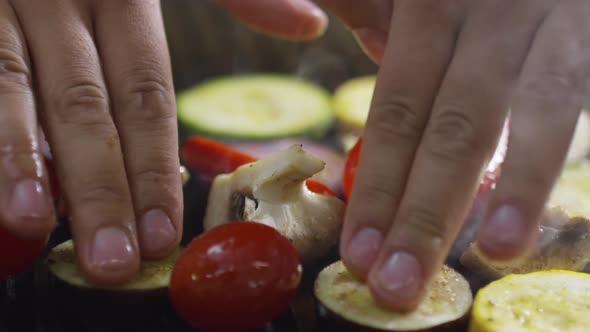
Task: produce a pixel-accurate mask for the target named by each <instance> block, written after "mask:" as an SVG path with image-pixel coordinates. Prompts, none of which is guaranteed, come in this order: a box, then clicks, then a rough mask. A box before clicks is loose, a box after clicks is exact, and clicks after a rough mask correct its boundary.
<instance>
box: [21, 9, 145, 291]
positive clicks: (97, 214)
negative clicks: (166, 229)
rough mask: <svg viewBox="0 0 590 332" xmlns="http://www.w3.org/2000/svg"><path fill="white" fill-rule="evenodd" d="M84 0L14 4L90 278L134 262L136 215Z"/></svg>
mask: <svg viewBox="0 0 590 332" xmlns="http://www.w3.org/2000/svg"><path fill="white" fill-rule="evenodd" d="M81 4H82V2H71V1H59V2H46V1H43V2H38V1H27V2H18V3H17V6H16V8H17V12H18V13H19V16H20V17H21V18H22V24H23V27H24V28H23V29H24V32H25V35H26V36H27V39H28V41H29V45H30V47H31V53H32V60H33V62H34V63H35V66H36V68H35V69H36V75H37V79H38V82H39V90H38V91H39V96H40V101H41V102H42V103H43V107H42V110H43V112H42V115H43V121H44V128H45V133H46V134H47V138H48V140H49V142H50V144H51V146H52V153H53V157H54V160H55V164H56V165H55V166H56V170H57V173H58V177H59V181H60V185H61V186H62V188H63V190H64V193H65V195H66V200H67V205H68V207H69V212H70V227H71V229H72V233H73V238H74V241H75V243H76V247H77V248H76V249H77V254H78V258H79V262H80V267H81V270H82V272H83V273H84V274H85V275H86V276H87V278H88V279H89V280H90V281H92V282H95V283H101V284H107V283H109V284H110V283H117V282H122V281H125V280H128V279H129V278H130V277H131V276H132V275H134V274H135V273H136V272H137V271H138V268H139V251H138V244H137V240H136V230H135V218H134V211H133V205H132V199H131V194H130V192H129V187H128V182H127V177H126V174H125V165H124V162H123V156H122V152H121V148H120V144H119V138H118V135H117V130H116V128H115V125H114V123H113V120H112V118H111V115H110V109H109V99H108V93H107V90H106V87H105V83H104V80H103V77H102V74H101V73H102V70H101V66H100V60H99V57H98V52H97V49H96V47H95V46H94V41H93V38H92V32H91V29H90V23H89V22H90V21H91V19H90V15H89V11H85V10H84V9H83V8H82V7H83V6H82V5H81Z"/></svg>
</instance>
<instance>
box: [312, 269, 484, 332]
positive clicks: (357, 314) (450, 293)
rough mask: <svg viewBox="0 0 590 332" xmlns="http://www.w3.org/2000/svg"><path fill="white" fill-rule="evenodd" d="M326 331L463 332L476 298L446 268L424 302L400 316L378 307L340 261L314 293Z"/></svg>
mask: <svg viewBox="0 0 590 332" xmlns="http://www.w3.org/2000/svg"><path fill="white" fill-rule="evenodd" d="M314 293H315V297H316V299H317V301H318V323H319V324H320V326H321V328H322V330H324V331H328V330H330V331H388V332H392V331H399V332H401V331H432V332H434V331H436V332H440V331H462V328H464V327H465V326H466V323H467V318H468V316H469V315H468V314H469V310H470V308H471V304H472V301H473V294H472V292H471V289H470V287H469V284H468V282H467V281H466V280H465V278H463V276H462V275H461V274H459V273H458V272H456V271H455V270H453V269H452V268H450V267H448V266H446V265H444V266H443V267H442V268H441V270H440V272H439V274H438V275H437V277H436V279H435V280H434V282H433V284H432V286H431V287H430V288H429V290H428V294H427V295H426V297H425V299H424V301H423V302H422V303H421V304H420V305H419V306H418V308H417V309H416V310H414V311H411V312H407V313H401V312H394V311H390V310H388V309H385V308H383V307H381V306H379V305H377V304H376V303H375V302H374V300H373V298H372V296H371V293H370V290H369V288H368V286H367V285H366V284H365V283H363V282H362V281H360V280H358V279H357V278H355V277H354V276H353V275H352V274H350V272H348V270H347V269H346V267H345V266H344V264H343V263H342V261H337V262H336V263H333V264H331V265H329V266H328V267H326V268H325V269H323V270H322V271H321V272H320V274H319V275H318V277H317V279H316V282H315V289H314Z"/></svg>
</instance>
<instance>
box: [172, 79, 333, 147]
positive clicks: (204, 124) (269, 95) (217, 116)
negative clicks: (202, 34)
mask: <svg viewBox="0 0 590 332" xmlns="http://www.w3.org/2000/svg"><path fill="white" fill-rule="evenodd" d="M178 117H179V119H180V121H181V122H182V123H183V124H184V125H185V126H187V127H189V128H190V129H191V130H193V131H196V132H197V133H201V134H206V135H209V136H214V137H223V138H241V139H269V138H278V137H291V136H309V137H317V138H319V137H323V136H324V135H325V134H326V132H327V130H328V129H329V128H330V127H331V125H332V122H333V119H334V112H333V109H332V105H331V99H330V95H329V93H328V92H327V91H326V90H324V89H323V88H321V87H320V86H318V85H315V84H314V83H311V82H309V81H305V80H302V79H299V78H296V77H294V76H287V75H278V74H277V75H274V74H252V75H241V76H234V77H221V78H217V79H215V80H212V81H209V82H205V83H202V84H199V85H197V86H196V87H194V88H191V89H189V90H186V91H184V92H182V93H180V94H179V96H178Z"/></svg>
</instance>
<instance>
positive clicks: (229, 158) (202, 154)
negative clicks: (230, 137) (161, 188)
mask: <svg viewBox="0 0 590 332" xmlns="http://www.w3.org/2000/svg"><path fill="white" fill-rule="evenodd" d="M180 157H181V159H182V161H183V162H184V163H185V164H186V166H188V167H190V168H192V169H194V170H196V171H197V172H198V173H199V176H200V177H201V178H202V180H203V181H205V182H210V181H212V180H213V178H215V177H216V176H217V175H220V174H227V173H231V172H233V171H234V170H235V169H236V168H238V167H240V166H242V165H245V164H249V163H252V162H255V161H256V160H257V158H255V157H253V156H250V155H248V154H246V153H243V152H241V151H239V150H236V149H234V148H233V147H231V146H229V145H226V144H224V143H222V142H219V141H216V140H212V139H209V138H206V137H201V136H197V135H194V136H191V137H190V138H188V139H187V140H186V141H185V142H184V143H183V144H182V146H181V148H180ZM305 183H306V184H307V188H308V189H309V190H311V191H313V192H314V193H316V194H323V195H329V196H334V197H335V196H336V193H334V192H333V191H332V190H331V189H330V188H328V187H327V186H326V185H324V184H323V183H320V182H318V181H315V180H311V179H309V180H307V181H305Z"/></svg>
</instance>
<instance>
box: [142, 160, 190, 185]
mask: <svg viewBox="0 0 590 332" xmlns="http://www.w3.org/2000/svg"><path fill="white" fill-rule="evenodd" d="M134 176H135V178H136V181H141V182H142V183H146V184H150V185H156V186H160V185H169V184H170V183H175V182H178V183H180V175H179V173H178V171H176V172H174V171H173V170H171V169H170V167H158V165H157V164H156V165H153V166H144V167H141V168H139V169H137V170H136V171H135V174H134ZM171 181H174V182H171Z"/></svg>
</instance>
